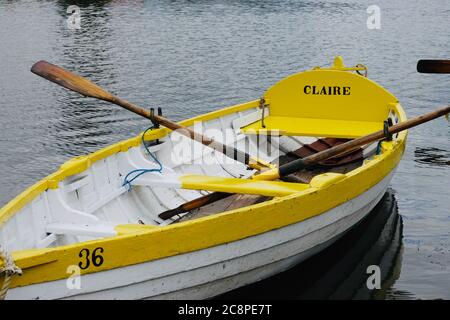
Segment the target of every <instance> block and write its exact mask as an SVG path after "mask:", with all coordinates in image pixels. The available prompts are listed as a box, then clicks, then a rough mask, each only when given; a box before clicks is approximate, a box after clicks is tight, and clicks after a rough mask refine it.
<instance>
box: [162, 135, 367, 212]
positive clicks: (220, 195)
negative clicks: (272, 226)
mask: <svg viewBox="0 0 450 320" xmlns="http://www.w3.org/2000/svg"><path fill="white" fill-rule="evenodd" d="M320 141H324V142H323V143H325V142H326V141H327V140H326V139H318V140H316V142H314V143H317V142H320ZM314 143H312V144H310V145H313V144H314ZM340 143H343V142H340ZM310 145H308V144H305V145H303V147H302V148H300V149H307V148H309V146H310ZM331 146H332V145H329V146H328V148H330V147H331ZM300 149H299V150H300ZM307 150H308V149H307ZM357 150H360V148H359V147H358V148H357ZM296 151H298V150H295V151H293V152H291V153H292V155H293V156H294V157H296V158H304V157H306V155H304V154H297V153H296ZM350 151H351V155H352V154H354V152H355V150H350ZM311 152H312V151H311ZM314 152H319V150H318V149H314ZM360 153H361V157H362V152H360ZM351 155H350V156H351ZM332 159H334V158H332ZM355 159H356V158H355V157H354V158H353V159H352V160H353V161H355ZM328 160H330V159H328ZM321 164H323V163H321ZM334 165H342V163H340V162H337V163H335V164H334ZM282 180H283V181H286V182H297V183H302V181H301V180H300V179H299V178H297V177H296V176H295V175H290V176H286V177H283V178H282ZM232 195H233V194H232V193H226V192H212V193H210V194H207V195H204V196H201V197H199V198H196V199H194V200H191V201H188V202H185V203H183V204H181V205H179V206H178V207H176V208H174V209H169V210H167V211H164V212H162V213H160V214H159V215H158V217H159V218H161V219H164V220H167V219H169V218H172V217H173V216H175V215H178V214H182V213H185V212H188V211H192V210H195V209H198V208H200V207H203V206H205V205H208V204H211V203H214V202H216V201H219V200H222V199H225V198H227V197H230V196H232Z"/></svg>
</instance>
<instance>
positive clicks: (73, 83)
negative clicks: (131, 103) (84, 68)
mask: <svg viewBox="0 0 450 320" xmlns="http://www.w3.org/2000/svg"><path fill="white" fill-rule="evenodd" d="M31 72H33V73H34V74H37V75H38V76H41V77H43V78H44V79H47V80H49V81H51V82H54V83H56V84H59V85H60V86H63V87H65V88H67V89H69V90H72V91H75V92H78V93H81V94H82V95H84V96H87V97H93V98H97V99H101V100H106V101H112V98H113V95H112V94H110V93H109V92H107V91H105V90H103V89H102V88H100V87H99V86H97V85H95V84H93V83H92V82H90V81H89V80H87V79H85V78H83V77H80V76H78V75H76V74H73V73H71V72H69V71H67V70H64V69H63V68H60V67H58V66H56V65H54V64H51V63H49V62H47V61H43V60H42V61H39V62H36V63H35V64H34V65H33V67H32V68H31Z"/></svg>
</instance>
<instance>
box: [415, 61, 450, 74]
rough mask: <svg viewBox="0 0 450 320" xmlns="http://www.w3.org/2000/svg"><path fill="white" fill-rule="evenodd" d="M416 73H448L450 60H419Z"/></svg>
mask: <svg viewBox="0 0 450 320" xmlns="http://www.w3.org/2000/svg"><path fill="white" fill-rule="evenodd" d="M417 71H418V72H420V73H450V60H419V61H418V62H417Z"/></svg>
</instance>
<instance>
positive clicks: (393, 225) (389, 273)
mask: <svg viewBox="0 0 450 320" xmlns="http://www.w3.org/2000/svg"><path fill="white" fill-rule="evenodd" d="M402 226H403V225H402V219H401V216H400V215H399V214H398V209H397V202H396V199H395V197H394V193H393V191H392V190H391V189H389V190H388V191H387V192H386V194H385V195H384V197H383V199H382V200H381V201H380V203H379V204H378V205H377V206H376V207H375V208H374V209H373V210H372V212H371V213H370V214H369V215H368V216H367V217H366V218H365V219H364V220H363V221H362V222H361V223H360V224H359V225H358V226H356V227H355V228H354V229H353V230H351V231H349V232H348V233H347V234H346V235H345V236H344V237H342V238H341V239H340V240H339V241H337V242H336V243H335V244H334V245H332V246H330V247H329V248H327V249H326V250H324V251H322V252H321V253H320V254H318V255H316V256H314V257H312V258H310V259H308V260H306V261H305V262H303V263H301V264H299V265H298V266H296V267H294V268H292V269H290V270H288V271H286V272H284V273H281V274H279V275H276V276H274V277H271V278H269V279H267V280H263V281H260V282H258V283H255V284H253V285H249V286H246V287H243V288H240V289H237V290H234V291H232V292H229V293H227V294H225V295H222V296H220V297H219V299H235V298H243V299H247V298H248V299H385V298H386V297H389V290H390V288H391V287H392V285H393V284H394V282H395V281H396V280H397V279H398V277H399V275H400V267H401V252H402ZM371 265H376V266H379V267H380V279H381V281H380V284H381V288H380V289H378V290H377V289H375V290H370V289H368V287H367V280H368V278H369V277H371V276H372V275H373V274H374V273H373V271H371V272H369V273H368V272H367V268H368V267H369V266H371ZM369 282H370V283H372V282H371V281H369Z"/></svg>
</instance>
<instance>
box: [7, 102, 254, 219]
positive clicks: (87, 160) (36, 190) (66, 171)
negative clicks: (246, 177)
mask: <svg viewBox="0 0 450 320" xmlns="http://www.w3.org/2000/svg"><path fill="white" fill-rule="evenodd" d="M257 106H258V100H254V101H250V102H247V103H242V104H238V105H235V106H231V107H228V108H224V109H220V110H217V111H213V112H209V113H206V114H203V115H200V116H197V117H194V118H191V119H187V120H183V121H181V122H180V124H182V125H184V126H191V125H193V124H194V122H195V121H208V120H211V119H214V118H217V117H222V116H225V115H228V114H231V113H234V112H238V111H243V110H247V109H251V108H256V107H257ZM170 131H171V130H169V129H166V128H160V129H156V130H151V131H149V132H147V133H146V135H145V137H144V139H145V140H154V139H160V138H162V137H164V136H166V135H167V134H168V133H169V132H170ZM141 135H142V134H140V135H138V136H136V137H134V138H130V139H127V140H123V141H120V142H118V143H115V144H113V145H110V146H108V147H105V148H103V149H101V150H99V151H96V152H94V153H91V154H89V155H84V156H78V157H75V158H72V159H70V160H68V161H67V162H65V163H63V164H62V165H61V167H60V168H59V170H58V171H56V172H54V173H52V174H50V175H49V176H47V177H45V178H44V179H42V180H40V181H39V182H37V183H36V184H34V185H32V186H31V187H28V188H27V189H26V190H25V191H23V192H22V193H20V194H19V195H18V196H16V197H15V198H14V199H12V200H11V201H10V202H8V203H7V204H6V205H5V206H4V207H2V208H1V209H0V226H1V225H2V224H4V223H5V222H6V221H7V220H8V219H9V218H11V217H12V216H13V215H14V214H15V213H16V212H18V211H19V210H20V209H22V208H23V207H24V206H25V205H26V204H28V203H30V202H31V201H33V199H35V198H36V197H37V196H38V195H39V194H41V193H42V192H44V191H45V190H47V189H56V188H58V184H59V182H60V181H62V180H64V179H65V178H67V177H69V176H71V175H74V174H77V173H80V172H82V171H84V170H86V169H87V168H89V167H90V166H91V165H92V164H93V163H95V162H97V161H100V160H102V159H105V158H107V157H109V156H111V155H113V154H116V153H119V152H126V151H127V150H128V149H130V148H132V147H137V146H139V145H140V144H141Z"/></svg>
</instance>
